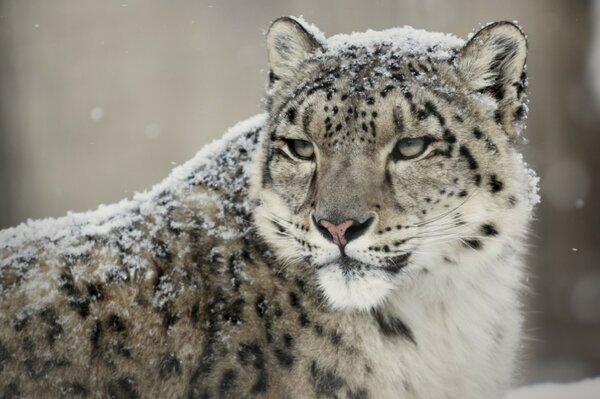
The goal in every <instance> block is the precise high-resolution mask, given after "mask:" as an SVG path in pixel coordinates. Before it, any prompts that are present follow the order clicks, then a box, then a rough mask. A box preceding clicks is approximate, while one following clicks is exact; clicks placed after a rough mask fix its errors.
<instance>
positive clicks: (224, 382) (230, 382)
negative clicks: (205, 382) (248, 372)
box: [219, 369, 238, 394]
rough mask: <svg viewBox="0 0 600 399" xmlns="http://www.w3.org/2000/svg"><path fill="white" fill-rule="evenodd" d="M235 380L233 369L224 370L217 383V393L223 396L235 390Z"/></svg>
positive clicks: (236, 374) (235, 372)
mask: <svg viewBox="0 0 600 399" xmlns="http://www.w3.org/2000/svg"><path fill="white" fill-rule="evenodd" d="M237 378H238V373H237V371H235V370H233V369H228V370H225V372H224V373H223V376H222V377H221V381H220V382H219V392H220V393H221V394H225V393H227V392H228V391H231V390H232V389H233V388H235V381H236V380H237Z"/></svg>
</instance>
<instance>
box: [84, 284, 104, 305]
mask: <svg viewBox="0 0 600 399" xmlns="http://www.w3.org/2000/svg"><path fill="white" fill-rule="evenodd" d="M87 291H88V295H89V297H90V299H92V300H94V301H101V300H102V299H104V292H103V290H102V286H100V285H98V284H93V283H88V285H87Z"/></svg>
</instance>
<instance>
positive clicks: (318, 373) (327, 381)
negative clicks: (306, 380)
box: [310, 360, 345, 397]
mask: <svg viewBox="0 0 600 399" xmlns="http://www.w3.org/2000/svg"><path fill="white" fill-rule="evenodd" d="M310 375H311V377H312V380H313V385H314V388H315V391H316V392H317V394H318V395H323V396H326V397H337V395H336V393H337V391H338V390H340V389H341V388H342V387H343V386H344V384H345V381H344V380H343V379H342V378H341V377H340V376H338V375H337V374H335V373H334V372H333V371H331V370H327V369H323V368H320V367H319V366H318V365H317V362H316V361H314V360H313V361H312V363H311V365H310Z"/></svg>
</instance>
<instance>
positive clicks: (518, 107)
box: [457, 21, 527, 134]
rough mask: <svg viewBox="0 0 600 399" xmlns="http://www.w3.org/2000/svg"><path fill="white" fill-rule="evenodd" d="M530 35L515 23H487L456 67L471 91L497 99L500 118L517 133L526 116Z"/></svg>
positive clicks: (469, 43) (506, 128) (508, 129)
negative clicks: (523, 96) (526, 67)
mask: <svg viewBox="0 0 600 399" xmlns="http://www.w3.org/2000/svg"><path fill="white" fill-rule="evenodd" d="M526 58H527V38H526V37H525V34H524V33H523V32H522V31H521V29H520V28H519V27H518V26H517V25H516V24H514V23H512V22H507V21H501V22H495V23H492V24H490V25H487V26H486V27H484V28H483V29H481V30H480V31H479V32H477V33H476V34H475V36H473V37H472V38H471V40H469V41H468V42H467V44H466V45H465V46H464V47H463V48H462V49H461V50H460V52H459V54H458V56H457V68H458V70H459V73H460V74H461V75H462V77H463V78H464V80H465V82H466V83H467V85H468V86H469V88H470V90H471V91H472V92H485V93H488V94H490V95H492V96H493V97H494V98H495V99H496V100H497V101H498V109H499V112H500V114H499V115H498V118H497V119H500V120H499V122H500V123H502V125H503V126H504V128H505V130H506V131H507V132H508V133H509V134H510V133H515V132H516V125H517V124H516V123H515V122H519V121H520V120H521V119H523V118H524V116H525V107H524V104H523V101H522V94H523V92H524V89H525V87H526V74H525V60H526Z"/></svg>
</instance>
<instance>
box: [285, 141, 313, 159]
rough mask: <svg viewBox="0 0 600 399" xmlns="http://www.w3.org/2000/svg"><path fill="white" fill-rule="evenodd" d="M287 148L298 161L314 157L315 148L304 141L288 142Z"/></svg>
mask: <svg viewBox="0 0 600 399" xmlns="http://www.w3.org/2000/svg"><path fill="white" fill-rule="evenodd" d="M287 145H288V148H289V149H290V151H291V152H292V153H293V154H294V155H295V156H297V157H298V158H300V159H312V158H313V156H314V155H315V148H314V147H313V145H312V143H310V142H309V141H306V140H288V142H287Z"/></svg>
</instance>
